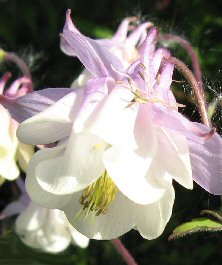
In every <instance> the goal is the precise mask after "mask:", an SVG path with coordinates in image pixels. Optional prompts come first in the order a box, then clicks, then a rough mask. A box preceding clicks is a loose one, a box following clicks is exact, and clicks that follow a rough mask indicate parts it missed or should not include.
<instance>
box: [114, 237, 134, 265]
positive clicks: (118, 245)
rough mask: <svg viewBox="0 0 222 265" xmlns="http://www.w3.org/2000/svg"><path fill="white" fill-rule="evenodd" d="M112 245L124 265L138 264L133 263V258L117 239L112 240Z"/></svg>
mask: <svg viewBox="0 0 222 265" xmlns="http://www.w3.org/2000/svg"><path fill="white" fill-rule="evenodd" d="M112 243H113V245H114V246H115V247H116V249H117V250H118V252H119V254H120V255H121V256H122V257H123V259H124V260H125V262H126V264H128V265H138V263H137V262H136V261H135V259H134V258H133V256H132V255H131V254H130V253H129V251H128V250H127V249H126V247H125V246H124V245H123V243H122V242H121V241H120V239H119V238H116V239H113V240H112Z"/></svg>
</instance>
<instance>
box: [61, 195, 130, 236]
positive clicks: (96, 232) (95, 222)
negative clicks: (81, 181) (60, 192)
mask: <svg viewBox="0 0 222 265" xmlns="http://www.w3.org/2000/svg"><path fill="white" fill-rule="evenodd" d="M81 195H82V193H81V192H78V193H75V194H74V195H73V198H72V200H71V201H70V202H69V204H68V205H67V206H66V208H65V209H64V212H65V214H66V216H67V218H68V220H69V222H70V223H71V224H72V225H73V226H74V227H75V228H76V229H77V230H78V231H79V232H80V233H81V234H83V235H85V236H86V237H88V238H93V239H99V240H101V239H104V240H109V239H113V238H117V237H119V236H121V235H123V234H125V233H126V232H128V231H129V230H131V229H132V228H133V227H134V226H135V222H134V207H133V203H132V202H131V201H130V200H128V199H127V198H126V197H125V196H123V195H122V194H121V193H120V192H118V193H117V194H116V197H115V200H114V201H113V202H112V204H111V205H110V207H109V210H108V213H106V214H100V215H99V216H95V215H94V214H93V213H91V212H90V213H89V214H88V216H87V217H86V218H85V215H84V212H83V211H82V208H83V206H82V205H81V204H80V203H79V199H80V197H81Z"/></svg>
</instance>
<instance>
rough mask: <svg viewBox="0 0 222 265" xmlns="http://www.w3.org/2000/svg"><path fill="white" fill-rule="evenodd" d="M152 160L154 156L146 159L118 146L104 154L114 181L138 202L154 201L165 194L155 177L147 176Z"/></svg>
mask: <svg viewBox="0 0 222 265" xmlns="http://www.w3.org/2000/svg"><path fill="white" fill-rule="evenodd" d="M152 160H153V157H152V156H150V157H147V158H146V159H144V158H142V157H140V156H138V155H137V154H136V153H134V152H130V151H128V150H121V149H120V148H117V147H110V148H109V149H108V150H106V152H105V153H104V156H103V162H104V165H105V168H106V170H107V172H108V175H109V176H110V177H111V178H112V180H113V182H114V183H115V184H116V185H117V187H118V188H119V189H120V191H121V192H122V193H123V194H124V195H125V196H127V197H128V198H129V199H130V200H132V201H133V202H135V203H138V204H148V203H153V202H155V201H156V200H158V199H159V198H160V197H161V196H162V195H163V189H162V188H161V187H160V186H159V185H158V184H157V183H155V181H154V178H155V177H153V176H150V177H149V178H146V173H147V171H148V169H149V167H150V165H151V163H152Z"/></svg>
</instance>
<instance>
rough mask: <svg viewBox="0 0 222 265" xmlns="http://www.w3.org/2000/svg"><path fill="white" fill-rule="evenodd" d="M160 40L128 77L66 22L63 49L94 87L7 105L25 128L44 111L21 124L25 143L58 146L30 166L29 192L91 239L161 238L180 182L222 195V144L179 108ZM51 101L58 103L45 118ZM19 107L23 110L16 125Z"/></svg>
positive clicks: (147, 46) (151, 42)
mask: <svg viewBox="0 0 222 265" xmlns="http://www.w3.org/2000/svg"><path fill="white" fill-rule="evenodd" d="M156 35H157V31H156V29H152V30H151V31H150V32H149V34H148V36H147V38H146V40H145V41H144V43H143V45H142V47H141V50H140V56H139V59H137V60H136V61H134V62H133V63H132V64H131V65H130V66H129V67H128V68H127V69H126V70H125V68H124V66H123V65H122V64H121V61H120V60H119V59H118V58H117V57H116V56H115V55H114V54H112V53H111V52H110V51H109V50H108V49H106V48H105V47H103V46H102V45H100V44H99V43H98V42H96V41H94V40H91V39H89V38H87V37H85V36H83V35H82V34H81V33H80V32H79V31H78V30H77V29H76V28H75V27H74V25H73V24H72V22H71V20H70V18H69V12H68V16H67V21H66V25H65V30H64V35H63V38H64V39H65V41H66V42H65V47H64V49H66V50H69V51H70V52H71V51H72V52H73V53H75V54H76V55H77V56H78V58H79V59H80V60H81V61H82V63H83V64H84V65H85V67H86V68H87V69H88V71H90V73H91V74H92V75H93V76H94V78H91V79H90V80H88V82H87V84H86V85H85V87H84V89H80V88H78V89H76V90H75V91H73V90H70V91H69V92H68V91H67V90H62V89H54V90H53V89H47V90H43V91H40V92H39V93H37V92H36V93H35V94H33V95H29V97H23V98H21V99H18V100H16V101H9V102H6V101H4V100H2V103H3V104H4V105H5V106H6V107H8V108H9V109H10V111H11V113H12V114H13V115H14V116H16V115H17V118H18V119H20V120H22V118H23V119H24V117H30V116H32V115H33V114H36V113H37V112H38V109H39V110H43V111H42V112H40V113H39V114H37V115H35V116H34V117H32V118H30V119H28V120H26V121H25V122H24V123H22V124H21V126H20V127H19V130H18V136H19V138H20V139H21V140H22V141H24V142H26V143H29V144H49V143H53V142H57V146H56V147H54V148H47V149H44V150H40V151H38V152H37V153H36V154H35V155H34V156H33V158H32V160H31V163H30V167H29V170H28V172H27V179H26V188H27V190H28V193H29V195H30V196H31V198H32V199H33V200H34V201H35V202H37V203H39V204H40V205H43V206H45V207H49V208H58V209H62V210H63V211H64V212H65V214H66V216H67V217H68V220H69V222H70V223H71V224H72V225H73V226H74V227H75V228H76V229H77V230H78V231H80V232H81V233H83V234H84V235H86V236H87V237H89V238H95V239H111V238H115V237H118V236H120V235H122V234H124V233H126V232H127V231H129V230H130V229H132V228H136V229H137V230H138V231H139V232H140V234H141V235H142V236H143V237H145V238H147V239H153V238H156V237H158V236H159V235H160V234H161V233H162V231H163V229H164V227H165V225H166V224H167V222H168V220H169V218H170V216H171V213H172V206H173V203H174V189H173V186H172V180H173V179H175V180H176V181H177V182H179V183H180V184H181V185H183V186H184V187H185V188H189V189H192V187H193V179H194V180H195V181H196V182H197V183H198V184H200V185H201V186H202V187H203V188H205V189H206V190H207V191H209V192H211V193H214V194H221V193H222V185H221V172H222V170H221V167H222V163H221V162H222V161H221V153H222V143H221V138H220V136H219V135H218V134H217V133H212V131H211V129H209V128H207V127H206V126H204V125H202V124H198V123H192V122H190V121H189V120H188V119H186V118H185V117H184V116H182V115H181V114H180V113H179V112H178V107H181V105H180V104H178V103H177V102H176V100H175V98H174V96H173V94H172V92H171V90H170V85H171V82H172V74H173V65H172V64H171V63H164V62H163V57H166V58H169V57H170V54H169V52H168V51H166V50H165V49H157V50H156V51H155V39H156ZM53 92H54V94H53ZM57 92H58V94H60V97H61V95H62V94H63V95H64V97H63V98H61V99H59V95H58V94H56V93H57ZM30 99H31V100H32V102H33V103H34V104H32V106H30V105H29V103H28V100H30ZM50 100H51V101H54V102H55V103H54V104H52V105H51V106H50V107H49V108H46V106H48V104H49V102H50ZM13 104H16V106H17V108H18V109H19V110H20V111H21V106H22V107H23V108H25V110H24V109H23V111H22V112H20V114H19V115H18V114H16V113H15V111H16V107H15V105H13Z"/></svg>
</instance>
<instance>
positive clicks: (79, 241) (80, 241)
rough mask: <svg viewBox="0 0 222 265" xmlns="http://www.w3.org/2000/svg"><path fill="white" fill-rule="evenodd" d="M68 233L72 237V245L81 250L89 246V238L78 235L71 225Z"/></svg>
mask: <svg viewBox="0 0 222 265" xmlns="http://www.w3.org/2000/svg"><path fill="white" fill-rule="evenodd" d="M68 227H69V232H70V233H71V236H72V243H73V244H74V245H77V246H79V247H81V248H86V247H88V245H89V238H88V237H86V236H84V235H82V234H81V233H79V232H78V231H77V230H76V229H75V228H74V227H73V226H72V225H69V226H68Z"/></svg>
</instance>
